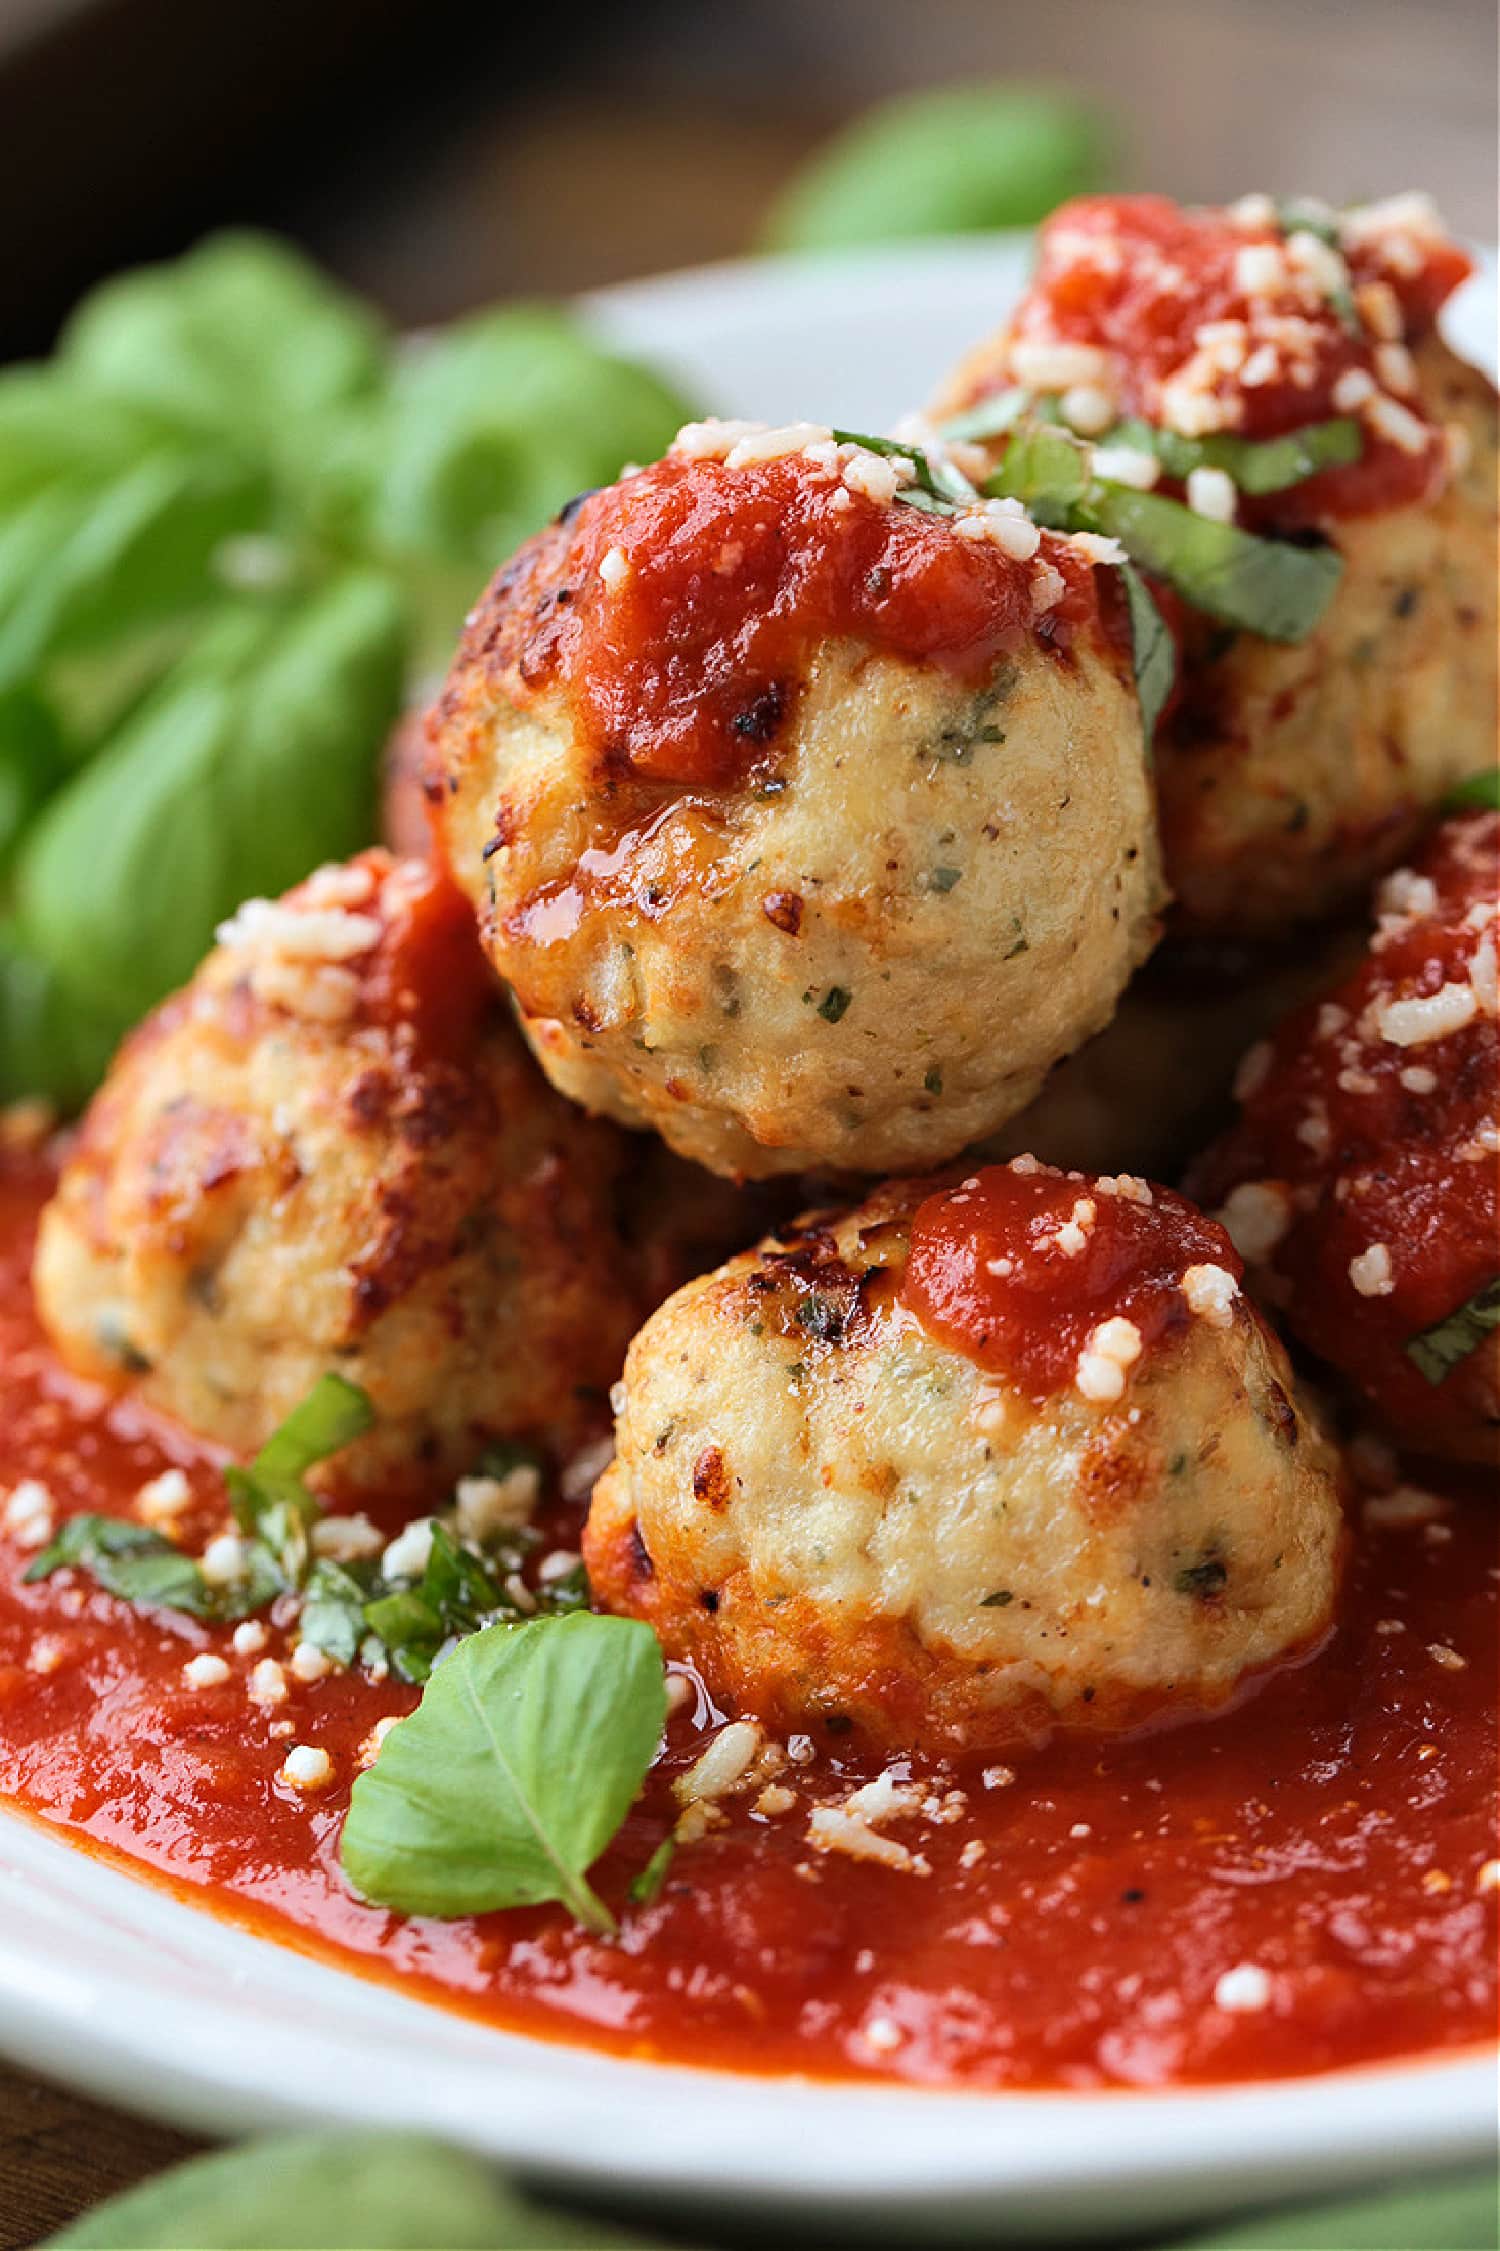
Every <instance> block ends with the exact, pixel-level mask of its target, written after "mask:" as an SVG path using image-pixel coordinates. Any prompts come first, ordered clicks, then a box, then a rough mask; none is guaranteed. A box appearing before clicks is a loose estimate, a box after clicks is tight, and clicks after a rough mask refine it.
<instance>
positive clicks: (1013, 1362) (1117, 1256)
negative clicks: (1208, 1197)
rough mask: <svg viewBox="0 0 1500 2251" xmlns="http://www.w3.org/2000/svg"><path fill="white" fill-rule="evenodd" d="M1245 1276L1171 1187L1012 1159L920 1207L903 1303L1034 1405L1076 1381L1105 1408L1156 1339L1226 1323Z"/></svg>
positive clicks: (1217, 1232)
mask: <svg viewBox="0 0 1500 2251" xmlns="http://www.w3.org/2000/svg"><path fill="white" fill-rule="evenodd" d="M1243 1272H1244V1268H1243V1265H1242V1263H1241V1261H1240V1258H1239V1255H1238V1253H1237V1252H1236V1251H1235V1248H1234V1246H1233V1244H1232V1243H1231V1242H1230V1240H1229V1237H1228V1236H1227V1235H1226V1234H1225V1232H1224V1230H1223V1228H1222V1227H1219V1226H1217V1225H1216V1224H1215V1222H1214V1221H1213V1220H1210V1219H1206V1218H1205V1217H1204V1215H1203V1214H1202V1213H1201V1212H1200V1211H1198V1210H1196V1209H1195V1207H1194V1206H1193V1205H1192V1204H1190V1203H1188V1202H1187V1201H1186V1199H1185V1198H1184V1197H1182V1196H1177V1195H1174V1194H1173V1193H1172V1191H1171V1190H1170V1189H1167V1188H1155V1187H1152V1186H1150V1185H1149V1184H1148V1183H1147V1182H1146V1181H1143V1180H1137V1179H1135V1178H1133V1177H1132V1176H1131V1175H1129V1174H1122V1175H1120V1176H1119V1177H1118V1178H1111V1177H1109V1176H1105V1177H1103V1178H1096V1177H1094V1176H1092V1175H1090V1174H1087V1173H1081V1172H1060V1171H1058V1170H1057V1169H1056V1168H1055V1167H1053V1166H1050V1165H1040V1164H1038V1163H1037V1161H1036V1159H1035V1158H1032V1157H1020V1158H1017V1159H1015V1160H1013V1161H1012V1163H1010V1164H1009V1165H994V1166H990V1167H987V1168H986V1169H985V1170H984V1171H983V1172H980V1173H974V1174H971V1175H970V1176H969V1178H968V1179H966V1180H964V1181H963V1182H962V1183H961V1184H960V1185H959V1186H958V1187H956V1188H943V1189H940V1190H938V1191H937V1193H936V1194H934V1195H931V1196H929V1197H928V1198H927V1199H926V1201H925V1202H924V1203H923V1204H921V1205H920V1206H919V1208H918V1210H917V1213H916V1216H915V1218H914V1219H913V1221H912V1239H911V1258H910V1262H909V1264H908V1266H907V1269H906V1275H905V1278H904V1281H903V1284H902V1297H903V1301H904V1302H905V1304H906V1305H907V1306H909V1307H910V1309H911V1310H912V1311H913V1312H914V1313H915V1314H916V1315H917V1317H918V1318H919V1320H920V1321H921V1322H922V1324H923V1326H924V1327H925V1328H927V1329H928V1330H929V1331H930V1332H931V1333H932V1334H933V1335H934V1336H936V1337H938V1338H939V1339H940V1340H941V1341H942V1342H943V1343H945V1344H949V1345H952V1346H953V1347H954V1348H955V1349H956V1350H958V1351H960V1352H963V1353H966V1354H967V1355H968V1356H969V1357H970V1358H971V1359H973V1360H976V1361H978V1363H979V1364H980V1366H981V1367H985V1368H990V1369H993V1370H995V1371H996V1372H997V1373H1003V1374H1005V1375H1007V1376H1008V1377H1010V1379H1011V1380H1012V1381H1013V1382H1014V1383H1016V1384H1017V1385H1018V1386H1020V1387H1021V1388H1022V1389H1023V1390H1025V1391H1027V1392H1028V1393H1029V1394H1030V1396H1031V1397H1032V1398H1033V1399H1034V1400H1036V1401H1037V1402H1038V1403H1039V1404H1040V1403H1041V1402H1043V1401H1045V1400H1046V1399H1049V1398H1050V1397H1052V1395H1053V1394H1054V1393H1056V1392H1058V1391H1061V1390H1064V1389H1065V1388H1066V1387H1067V1386H1068V1385H1069V1384H1070V1383H1074V1382H1076V1383H1077V1384H1078V1386H1079V1388H1080V1389H1081V1390H1082V1391H1083V1392H1084V1395H1085V1396H1086V1397H1090V1398H1095V1399H1099V1400H1101V1401H1107V1400H1108V1399H1109V1398H1110V1397H1111V1396H1116V1397H1117V1396H1118V1395H1119V1392H1120V1391H1123V1389H1124V1372H1125V1370H1127V1369H1128V1368H1130V1367H1132V1366H1133V1365H1134V1363H1135V1361H1136V1360H1137V1359H1138V1358H1139V1357H1140V1356H1141V1354H1142V1353H1143V1352H1145V1351H1147V1350H1149V1348H1150V1347H1151V1346H1152V1345H1153V1344H1154V1343H1156V1342H1157V1341H1158V1340H1159V1339H1160V1338H1161V1337H1163V1336H1166V1335H1167V1334H1169V1333H1170V1332H1171V1331H1172V1330H1173V1329H1177V1328H1180V1327H1181V1326H1182V1325H1183V1324H1184V1323H1185V1322H1187V1321H1188V1320H1190V1319H1192V1318H1193V1317H1194V1316H1195V1315H1199V1316H1202V1317H1205V1318H1209V1319H1214V1318H1216V1317H1218V1316H1220V1315H1222V1314H1223V1313H1225V1311H1226V1310H1227V1309H1228V1308H1229V1307H1230V1306H1231V1305H1232V1302H1233V1299H1234V1296H1235V1294H1236V1292H1237V1288H1238V1284H1239V1280H1240V1277H1241V1275H1242V1274H1243ZM1096 1362H1097V1363H1103V1365H1097V1366H1096V1365H1095V1363H1096ZM1111 1368H1116V1369H1118V1370H1119V1371H1120V1378H1119V1383H1118V1387H1117V1386H1116V1383H1115V1379H1114V1378H1113V1377H1112V1376H1111V1374H1110V1372H1109V1371H1110V1369H1111Z"/></svg>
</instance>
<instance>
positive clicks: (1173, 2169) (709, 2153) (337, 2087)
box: [0, 236, 1496, 2243]
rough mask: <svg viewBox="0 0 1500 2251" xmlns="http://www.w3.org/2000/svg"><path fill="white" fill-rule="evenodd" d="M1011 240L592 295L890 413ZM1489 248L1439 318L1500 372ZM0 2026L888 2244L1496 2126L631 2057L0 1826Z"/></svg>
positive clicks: (1334, 2086)
mask: <svg viewBox="0 0 1500 2251" xmlns="http://www.w3.org/2000/svg"><path fill="white" fill-rule="evenodd" d="M1028 254H1029V246H1028V242H1027V239H1026V238H1025V237H1017V236H1000V237H996V238H994V239H991V240H984V241H978V242H975V241H963V242H953V243H937V244H928V245H923V246H921V247H917V248H910V249H902V250H899V251H889V252H886V251H882V252H871V253H868V254H866V255H863V256H859V257H848V256H841V257H838V258H835V259H826V258H797V259H768V260H764V261H759V262H755V263H746V264H741V265H729V266H719V267H710V268H707V269H705V270H704V271H702V272H698V273H690V274H680V275H674V276H669V277H668V278H666V279H664V280H660V281H652V282H643V283H639V284H637V285H634V286H632V287H630V288H627V289H617V290H611V291H607V292H604V293H602V294H600V295H598V296H596V297H594V298H592V299H590V300H588V301H587V304H588V309H589V311H590V312H591V313H592V315H593V317H594V319H595V321H596V322H597V324H598V325H599V327H600V328H602V329H603V330H604V332H605V333H606V334H607V335H608V336H609V337H611V338H612V339H613V340H614V341H615V342H617V343H618V344H619V345H620V346H621V347H622V348H624V349H627V350H630V351H634V352H638V353H640V354H642V355H644V356H646V357H649V358H652V359H654V360H656V361H657V362H658V363H659V364H661V365H663V366H664V367H666V368H667V369H669V370H670V371H671V372H672V373H674V374H675V375H676V376H677V377H678V379H679V380H680V381H681V382H682V384H683V385H684V387H685V388H686V389H687V390H688V391H689V392H691V393H692V394H694V395H695V396H696V397H698V398H699V399H700V400H701V401H702V403H703V404H704V405H705V406H710V407H712V408H714V409H716V410H718V411H720V412H723V413H727V414H746V415H755V416H763V417H765V418H766V419H768V420H771V421H781V420H791V419H800V418H803V417H808V418H812V417H816V418H818V419H821V420H825V421H830V422H836V423H838V424H840V425H841V426H843V427H847V428H855V429H879V428H880V427H881V426H882V425H883V424H885V423H886V422H888V421H890V420H891V419H892V418H894V416H895V415H897V414H898V413H900V412H901V411H902V410H903V409H905V408H906V407H908V406H910V405H912V404H913V403H915V402H917V401H920V400H921V399H922V398H923V397H924V396H925V394H926V393H927V391H928V389H929V388H930V386H931V384H932V382H933V379H934V377H935V376H936V375H937V373H938V372H939V371H940V370H941V369H942V368H943V367H944V366H946V365H947V364H948V363H949V362H951V361H952V360H953V359H955V358H956V357H957V356H958V354H959V353H960V352H961V351H962V350H963V349H964V348H965V347H966V346H967V345H969V344H970V343H972V342H973V341H975V339H976V338H977V337H979V336H981V335H982V334H983V333H984V332H985V331H986V330H987V329H988V328H990V327H992V326H994V325H995V323H996V322H997V321H998V319H999V318H1000V316H1001V315H1002V313H1003V312H1004V310H1005V308H1006V306H1007V304H1008V303H1009V301H1010V300H1011V298H1012V297H1013V296H1014V295H1015V293H1016V291H1017V289H1018V288H1019V286H1020V284H1021V281H1022V278H1023V276H1024V272H1025V267H1026V260H1027V257H1028ZM1494 307H1495V288H1494V266H1493V261H1492V260H1489V261H1487V262H1486V265H1485V270H1484V273H1483V274H1482V275H1481V276H1480V277H1479V278H1477V279H1476V280H1475V281H1474V282H1471V283H1470V284H1469V285H1468V287H1467V288H1466V289H1465V290H1464V291H1463V292H1462V293H1461V296H1460V298H1459V300H1458V301H1457V302H1456V303H1455V306H1454V308H1453V312H1452V317H1451V319H1450V321H1449V332H1450V334H1451V335H1452V336H1453V339H1454V341H1455V342H1456V343H1457V344H1458V345H1459V348H1460V349H1462V350H1466V351H1467V352H1469V354H1470V355H1471V356H1472V357H1473V358H1475V359H1476V360H1480V361H1482V362H1483V363H1484V364H1485V365H1487V366H1490V367H1491V368H1493V365H1494V357H1495V318H1494ZM0 2049H3V2051H4V2052H5V2053H6V2054H7V2055H8V2056H9V2057H10V2058H11V2059H12V2060H13V2061H15V2062H17V2063H21V2064H27V2065H30V2066H33V2067H35V2068H36V2069H38V2070H41V2071H46V2072H50V2073H52V2074H53V2075H54V2076H55V2077H57V2078H60V2079H65V2080H68V2081H71V2082H73V2083H75V2084H77V2085H79V2086H83V2087H86V2088H88V2089H89V2090H90V2091H91V2092H93V2093H95V2094H98V2095H101V2096H104V2097H107V2098H109V2099H111V2100H113V2101H116V2102H120V2103H124V2104H127V2105H132V2106H134V2107H136V2108H138V2109H142V2110H147V2111H150V2112H152V2113H154V2114H156V2115H157V2116H160V2117H162V2118H166V2119H171V2120H174V2121H177V2122H179V2123H181V2124H183V2125H186V2126H194V2127H201V2128H204V2129H206V2130H209V2131H212V2132H219V2133H225V2134H241V2133H246V2132H249V2131H252V2130H255V2129H258V2128H264V2127H272V2126H278V2125H297V2126H307V2125H309V2124H314V2123H318V2122H330V2123H332V2122H338V2123H344V2124H348V2125H362V2126H369V2127H372V2128H376V2129H379V2128H381V2127H386V2128H389V2127H397V2126H399V2127H404V2128H417V2129H426V2130H429V2131H431V2132H433V2133H436V2134H440V2135H443V2136H445V2137H447V2138H448V2139H449V2140H451V2141H455V2142H461V2143H464V2144H467V2145H468V2146H470V2147H472V2148H474V2149H476V2150H479V2151H482V2152H485V2153H488V2154H490V2155H493V2156H494V2157H497V2158H500V2159H503V2160H505V2161H506V2162H507V2163H508V2164H511V2165H513V2166H515V2167H516V2168H518V2169H521V2170H523V2171H525V2172H526V2173H527V2174H529V2175H533V2176H535V2177H537V2178H538V2179H540V2180H543V2181H545V2182H549V2183H553V2184H556V2185H559V2186H566V2187H567V2188H569V2189H570V2190H572V2191H574V2192H575V2193H578V2194H581V2195H586V2196H594V2197H598V2198H601V2199H605V2200H607V2201H608V2202H609V2203H611V2204H612V2205H615V2206H620V2205H626V2204H636V2203H641V2204H657V2205H665V2204H670V2205H671V2206H673V2207H674V2208H676V2209H679V2210H681V2211H683V2212H685V2213H689V2214H691V2215H693V2216H694V2217H701V2219H702V2220H703V2223H704V2226H705V2232H707V2230H709V2229H711V2227H712V2224H713V2221H714V2218H715V2216H716V2215H719V2216H722V2215H723V2214H724V2212H725V2211H726V2210H729V2211H732V2212H733V2214H734V2216H735V2217H736V2218H737V2219H740V2218H743V2217H744V2216H745V2215H746V2214H748V2213H752V2212H764V2213H774V2214H780V2215H786V2216H796V2217H798V2218H801V2219H802V2220H803V2221H806V2222H813V2221H816V2223H817V2224H819V2225H821V2226H825V2227H828V2228H840V2229H847V2230H849V2231H850V2232H851V2233H853V2232H858V2233H861V2234H864V2235H867V2236H868V2235H870V2234H879V2235H883V2236H887V2237H890V2238H892V2239H896V2240H900V2241H903V2242H912V2241H915V2240H918V2239H920V2238H921V2237H924V2236H934V2235H949V2236H951V2235H953V2234H955V2233H959V2232H972V2233H975V2234H981V2233H982V2234H983V2235H984V2236H985V2237H986V2238H987V2239H988V2240H990V2241H992V2242H994V2241H1005V2242H1020V2241H1025V2242H1029V2243H1039V2242H1042V2241H1047V2240H1060V2239H1063V2238H1066V2237H1069V2236H1077V2235H1083V2234H1087V2233H1091V2232H1095V2231H1099V2230H1105V2231H1107V2232H1109V2233H1110V2234H1111V2235H1114V2234H1118V2233H1120V2232H1122V2231H1127V2230H1130V2229H1133V2228H1148V2227H1166V2226H1170V2225H1172V2224H1173V2223H1175V2222H1178V2221H1183V2220H1187V2219H1189V2218H1191V2217H1194V2216H1198V2215H1203V2214H1208V2213H1217V2212H1223V2211H1228V2210H1231V2209H1233V2208H1237V2207H1241V2206H1246V2205H1250V2204H1253V2203H1255V2202H1257V2201H1268V2200H1272V2199H1279V2198H1282V2197H1291V2196H1296V2195H1299V2194H1304V2193H1305V2194H1309V2195H1310V2194H1314V2193H1316V2192H1319V2191H1323V2190H1329V2191H1331V2190H1335V2189H1338V2188H1340V2187H1343V2186H1345V2185H1350V2184H1354V2183H1358V2182H1367V2181H1373V2180H1377V2179H1380V2178H1382V2177H1386V2176H1389V2175H1391V2174H1393V2173H1396V2172H1401V2173H1405V2174H1410V2173H1412V2172H1415V2171H1419V2170H1422V2169H1424V2168H1432V2167H1437V2166H1441V2165H1445V2164H1448V2163H1451V2162H1456V2161H1459V2160H1462V2159H1465V2158H1480V2157H1483V2156H1485V2155H1488V2154H1491V2153H1492V2152H1493V2148H1494V2136H1495V2125H1494V2114H1495V2096H1496V2063H1495V2057H1494V2053H1493V2052H1492V2051H1489V2050H1485V2051H1483V2052H1471V2053H1467V2054H1463V2055H1458V2056H1453V2057H1449V2058H1446V2059H1436V2060H1425V2059H1420V2058H1419V2059H1413V2060H1411V2061H1410V2062H1405V2063H1397V2064H1391V2065H1387V2066H1383V2067H1380V2068H1370V2069H1365V2070H1360V2071H1354V2072H1339V2073H1332V2074H1326V2075H1324V2076H1323V2077H1320V2078H1314V2079H1300V2080H1282V2081H1271V2082H1266V2083H1262V2084H1257V2085H1249V2086H1230V2087H1222V2088H1214V2089H1208V2090H1203V2091H1199V2092H1192V2093H1164V2094H1151V2093H1138V2092H1123V2091H1122V2092H1112V2093H1104V2094H1087V2095H1080V2094H1056V2095H1053V2094H990V2095H976V2094H964V2095H957V2094H937V2093H931V2092H928V2091H926V2090H916V2089H908V2088H896V2087H874V2086H863V2085H855V2084H840V2083H833V2082H826V2081H823V2082H820V2081H816V2080H808V2079H785V2078H783V2079H757V2078H752V2077H748V2076H743V2075H730V2074H725V2073H716V2072H709V2071H694V2070H688V2069H683V2068H679V2067H675V2066H671V2067H669V2066H666V2065H654V2064H645V2063H635V2062H629V2061H623V2060H621V2059H619V2058H615V2057H611V2056H607V2055H604V2054H602V2053H599V2052H596V2051H591V2050H590V2049H588V2048H586V2047H569V2046H566V2045H563V2044H561V2043H559V2042H553V2041H541V2040H531V2039H524V2038H520V2037H516V2036H514V2035H511V2034H507V2033H502V2032H498V2031H496V2030H494V2029H492V2028H491V2027H488V2026H486V2025H483V2024H481V2023H479V2022H477V2021H475V2020H473V2019H469V2018H465V2017H463V2016H461V2015H458V2014H456V2013H451V2012H449V2011H447V2010H443V2009H439V2008H436V2007H432V2006H429V2005H427V2004H425V2003H423V2002H420V2001H416V2000H412V1999H408V1998H406V1997H405V1996H404V1995H402V1994H399V1993H397V1992H395V1991H393V1990H392V1989H391V1988H390V1987H388V1986H386V1985H384V1984H381V1983H377V1982H373V1981H368V1980H365V1979H362V1978H360V1977H359V1976H357V1975H353V1974H350V1973H348V1972H345V1971H342V1970H336V1969H332V1968H330V1967H328V1966H326V1965H325V1964H324V1963H321V1962H319V1961H316V1960H313V1959H311V1958H309V1957H308V1956H306V1955H303V1954H300V1953H297V1952H294V1951H292V1950H290V1949H289V1948H283V1947H280V1946H277V1945H274V1944H272V1943H270V1942H269V1941H266V1940H264V1939H261V1938H257V1937H255V1936H252V1935H250V1934H249V1933H248V1932H247V1931H245V1930H243V1929H240V1928H237V1927H236V1926H235V1925H233V1924H232V1923H230V1922H227V1921H224V1920H221V1919H219V1918H217V1917H216V1916H214V1915H211V1914H206V1913H203V1912H201V1911H200V1910H198V1909H196V1908H193V1907H189V1906H187V1905H184V1904H183V1903H182V1902H181V1901H180V1900H179V1899H178V1898H176V1897H174V1896H172V1895H170V1894H169V1893H167V1892H166V1891H164V1890H162V1889H161V1888H159V1887H157V1886H155V1885H153V1884H151V1883H149V1882H146V1881H144V1880H141V1881H137V1880H135V1879H134V1878H132V1877H131V1876H129V1875H127V1874H125V1873H123V1872H121V1870H120V1869H118V1868H117V1867H116V1866H114V1865H112V1864H110V1863H107V1862H105V1861H103V1860H100V1859H95V1858H92V1857H90V1856H89V1855H88V1854H87V1853H84V1852H80V1851H78V1850H76V1849H75V1848H73V1847H72V1846H69V1845H67V1844H65V1843H63V1842H61V1841H60V1840H59V1839H58V1838H57V1837H55V1836H53V1835H49V1834H48V1833H47V1832H46V1830H45V1829H44V1828H42V1827H41V1826H38V1825H33V1824H32V1823H30V1822H29V1821H26V1820H23V1819H21V1818H19V1817H17V1818H13V1819H10V1820H6V1821H4V1822H3V1823H0Z"/></svg>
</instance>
